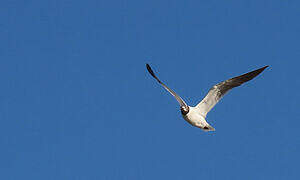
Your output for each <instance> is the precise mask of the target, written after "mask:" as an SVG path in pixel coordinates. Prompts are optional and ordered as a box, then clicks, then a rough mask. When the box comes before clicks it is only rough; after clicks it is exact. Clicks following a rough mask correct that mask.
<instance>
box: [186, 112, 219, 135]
mask: <svg viewBox="0 0 300 180" xmlns="http://www.w3.org/2000/svg"><path fill="white" fill-rule="evenodd" d="M189 109H190V110H189V112H188V113H187V114H186V115H184V114H182V117H183V119H184V120H186V121H187V122H188V123H190V124H191V125H193V126H195V127H198V128H201V129H203V130H204V131H214V130H215V129H214V128H213V127H212V126H210V125H209V124H208V123H207V122H206V120H205V117H204V115H203V114H201V113H200V111H199V110H198V108H197V107H191V106H189Z"/></svg>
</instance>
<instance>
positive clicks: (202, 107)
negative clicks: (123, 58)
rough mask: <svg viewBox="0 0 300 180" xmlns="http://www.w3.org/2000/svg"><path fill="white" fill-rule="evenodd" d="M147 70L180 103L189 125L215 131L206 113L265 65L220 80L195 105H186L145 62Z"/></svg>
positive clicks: (254, 75) (263, 68) (260, 70)
mask: <svg viewBox="0 0 300 180" xmlns="http://www.w3.org/2000/svg"><path fill="white" fill-rule="evenodd" d="M146 67H147V70H148V72H149V73H150V74H151V75H152V76H153V77H154V78H155V79H156V80H157V81H158V82H159V83H160V84H161V85H162V86H163V87H164V88H165V89H166V90H167V91H168V92H169V93H171V94H172V95H173V96H174V97H175V99H176V100H177V101H178V103H179V105H180V111H181V114H182V116H183V118H184V119H185V120H186V121H187V122H188V123H190V124H191V125H193V126H195V127H198V128H200V129H202V130H204V131H215V128H213V127H212V126H211V125H209V124H208V123H207V121H206V119H205V118H206V115H207V113H208V112H209V111H210V110H211V109H212V108H213V107H214V106H215V105H216V104H217V103H218V102H219V101H220V100H221V98H222V97H223V96H224V95H225V94H226V93H227V92H228V91H229V90H231V89H232V88H234V87H237V86H240V85H242V84H243V83H245V82H247V81H250V80H251V79H253V78H254V77H256V76H257V75H259V74H260V73H261V72H263V71H264V70H265V69H266V68H267V67H269V66H265V67H262V68H259V69H256V70H254V71H251V72H248V73H246V74H243V75H240V76H237V77H234V78H231V79H228V80H226V81H223V82H220V83H218V84H216V85H214V86H213V87H212V88H210V90H209V91H208V93H207V95H206V96H205V97H204V99H202V101H201V102H200V103H199V104H198V105H197V106H195V107H192V106H188V105H187V104H186V103H185V102H184V100H183V99H182V98H181V97H180V96H178V95H177V94H176V93H175V92H174V91H173V90H172V89H170V88H169V87H167V86H166V85H165V84H164V83H163V82H161V81H160V80H159V79H158V77H157V76H156V75H155V74H154V72H153V70H152V69H151V67H150V65H149V64H146Z"/></svg>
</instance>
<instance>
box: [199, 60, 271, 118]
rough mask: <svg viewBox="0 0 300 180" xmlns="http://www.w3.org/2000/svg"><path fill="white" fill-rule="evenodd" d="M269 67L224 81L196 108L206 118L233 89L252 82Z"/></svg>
mask: <svg viewBox="0 0 300 180" xmlns="http://www.w3.org/2000/svg"><path fill="white" fill-rule="evenodd" d="M267 67H268V66H265V67H262V68H260V69H257V70H254V71H251V72H248V73H246V74H243V75H241V76H237V77H234V78H231V79H228V80H226V81H223V82H221V83H219V84H217V85H214V86H213V87H212V88H211V89H210V90H209V92H208V93H207V95H206V96H205V98H204V99H203V100H202V101H201V102H200V103H199V104H198V105H197V106H196V108H198V111H200V113H201V114H202V115H203V116H206V115H207V113H208V112H209V111H210V110H211V109H212V108H213V107H214V106H215V105H216V104H217V103H218V102H219V101H220V99H221V98H222V97H223V96H224V95H225V94H226V93H227V92H228V91H229V90H230V89H232V88H234V87H237V86H240V85H242V84H243V83H245V82H247V81H250V80H251V79H253V78H254V77H256V76H257V75H259V74H260V73H261V72H263V70H265V69H266V68H267Z"/></svg>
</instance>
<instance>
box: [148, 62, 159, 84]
mask: <svg viewBox="0 0 300 180" xmlns="http://www.w3.org/2000/svg"><path fill="white" fill-rule="evenodd" d="M146 68H147V70H148V72H149V73H150V74H151V76H152V77H154V78H155V79H156V80H157V81H158V82H159V83H162V82H161V81H160V80H159V79H158V78H157V77H156V75H155V74H154V72H153V71H152V69H151V67H150V65H149V64H148V63H146Z"/></svg>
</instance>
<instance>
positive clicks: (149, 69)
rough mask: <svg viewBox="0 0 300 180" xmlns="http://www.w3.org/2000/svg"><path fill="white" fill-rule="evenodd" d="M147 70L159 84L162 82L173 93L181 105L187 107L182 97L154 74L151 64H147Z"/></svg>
mask: <svg viewBox="0 0 300 180" xmlns="http://www.w3.org/2000/svg"><path fill="white" fill-rule="evenodd" d="M146 67H147V70H148V72H149V73H150V74H151V75H152V76H153V77H154V78H155V79H156V80H157V81H158V82H159V84H161V85H162V86H163V87H164V88H165V89H166V90H167V91H168V92H169V93H171V94H172V95H173V96H174V97H175V99H176V100H177V101H178V103H179V104H180V106H185V107H187V104H186V103H185V102H184V101H183V100H182V99H181V97H180V96H178V95H177V94H176V93H175V92H174V91H173V90H172V89H170V88H168V87H167V86H166V85H165V84H164V83H163V82H161V81H160V80H159V79H158V78H157V76H156V75H155V74H154V72H153V71H152V69H151V67H150V65H149V64H146Z"/></svg>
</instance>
